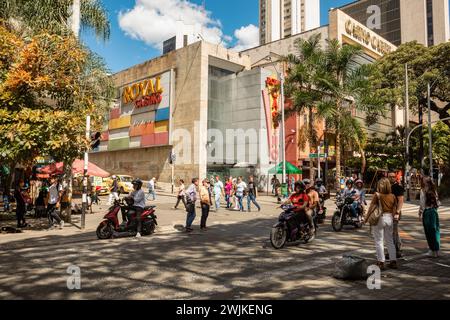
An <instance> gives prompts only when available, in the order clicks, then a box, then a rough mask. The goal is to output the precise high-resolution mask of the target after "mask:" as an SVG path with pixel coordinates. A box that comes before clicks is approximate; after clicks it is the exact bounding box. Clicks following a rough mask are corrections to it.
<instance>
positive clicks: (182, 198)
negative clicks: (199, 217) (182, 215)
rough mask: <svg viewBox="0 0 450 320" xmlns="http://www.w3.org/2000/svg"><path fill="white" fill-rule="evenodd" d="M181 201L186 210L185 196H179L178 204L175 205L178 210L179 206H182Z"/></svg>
mask: <svg viewBox="0 0 450 320" xmlns="http://www.w3.org/2000/svg"><path fill="white" fill-rule="evenodd" d="M180 201H183V204H184V207H185V208H186V199H185V198H184V196H178V197H177V203H176V204H175V208H178V205H179V204H180Z"/></svg>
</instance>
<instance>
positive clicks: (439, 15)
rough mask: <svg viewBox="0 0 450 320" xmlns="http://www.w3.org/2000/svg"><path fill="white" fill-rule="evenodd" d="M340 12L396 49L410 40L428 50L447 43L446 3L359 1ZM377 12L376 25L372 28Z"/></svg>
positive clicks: (426, 0)
mask: <svg viewBox="0 0 450 320" xmlns="http://www.w3.org/2000/svg"><path fill="white" fill-rule="evenodd" d="M377 8H379V11H377V10H378V9H377ZM340 9H341V10H342V11H344V12H345V13H347V14H348V15H349V16H351V17H352V18H353V19H355V20H357V21H359V22H360V23H362V24H364V25H366V26H367V27H369V28H371V29H372V30H373V31H375V32H377V33H378V34H380V35H381V36H382V37H383V38H385V39H386V40H388V41H389V42H391V43H393V44H395V45H397V46H398V45H400V44H402V43H405V42H409V41H413V40H416V41H417V42H419V43H422V44H424V45H427V46H432V45H436V44H439V43H442V42H446V41H448V40H449V39H450V26H449V3H448V0H359V1H356V2H353V3H350V4H348V5H346V6H343V7H341V8H340ZM378 12H379V13H380V19H379V22H380V25H379V26H374V25H373V22H376V21H377V20H376V17H375V16H374V15H375V14H377V13H378Z"/></svg>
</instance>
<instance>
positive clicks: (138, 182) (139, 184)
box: [131, 178, 142, 188]
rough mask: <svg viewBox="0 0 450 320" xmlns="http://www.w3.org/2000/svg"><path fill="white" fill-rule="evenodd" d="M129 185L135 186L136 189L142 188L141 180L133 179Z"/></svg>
mask: <svg viewBox="0 0 450 320" xmlns="http://www.w3.org/2000/svg"><path fill="white" fill-rule="evenodd" d="M131 184H132V185H133V186H137V187H138V188H140V187H142V180H141V179H139V178H137V179H134V180H133V181H131Z"/></svg>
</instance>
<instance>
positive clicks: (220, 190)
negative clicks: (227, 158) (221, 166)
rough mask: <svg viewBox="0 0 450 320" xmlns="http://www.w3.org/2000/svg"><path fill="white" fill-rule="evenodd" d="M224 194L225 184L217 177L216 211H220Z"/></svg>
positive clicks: (215, 190) (215, 188) (215, 186)
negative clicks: (221, 198)
mask: <svg viewBox="0 0 450 320" xmlns="http://www.w3.org/2000/svg"><path fill="white" fill-rule="evenodd" d="M224 194H225V192H224V189H223V183H222V181H220V177H219V176H216V182H215V183H214V200H215V202H216V211H217V210H219V209H220V197H221V196H222V195H224Z"/></svg>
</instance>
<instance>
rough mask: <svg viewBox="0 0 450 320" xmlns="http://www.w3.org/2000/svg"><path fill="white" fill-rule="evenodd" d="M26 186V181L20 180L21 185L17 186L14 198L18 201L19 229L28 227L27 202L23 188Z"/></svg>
mask: <svg viewBox="0 0 450 320" xmlns="http://www.w3.org/2000/svg"><path fill="white" fill-rule="evenodd" d="M24 186H25V183H24V181H23V180H22V179H21V180H19V183H18V184H17V185H16V188H15V190H14V198H15V199H16V218H17V228H24V227H26V225H27V224H26V221H25V213H26V211H27V209H26V202H25V198H24V194H23V190H22V189H23V188H24Z"/></svg>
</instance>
